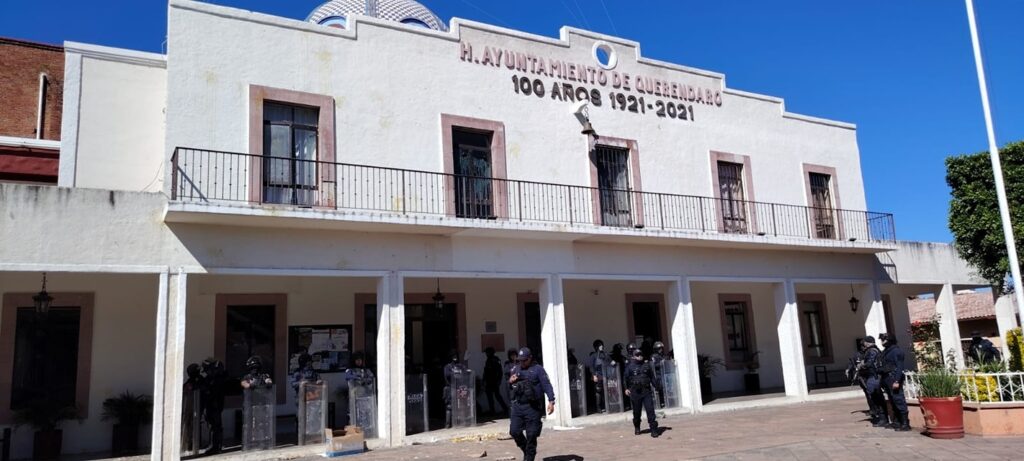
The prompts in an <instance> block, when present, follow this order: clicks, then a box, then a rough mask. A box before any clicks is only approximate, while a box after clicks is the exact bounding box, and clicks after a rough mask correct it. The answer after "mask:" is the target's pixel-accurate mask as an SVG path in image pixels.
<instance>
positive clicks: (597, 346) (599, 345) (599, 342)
mask: <svg viewBox="0 0 1024 461" xmlns="http://www.w3.org/2000/svg"><path fill="white" fill-rule="evenodd" d="M602 346H604V341H601V340H600V339H595V340H594V350H595V351H596V350H597V348H599V347H602Z"/></svg>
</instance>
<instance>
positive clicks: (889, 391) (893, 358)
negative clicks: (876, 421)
mask: <svg viewBox="0 0 1024 461" xmlns="http://www.w3.org/2000/svg"><path fill="white" fill-rule="evenodd" d="M878 337H879V338H881V339H882V345H883V346H885V351H883V352H882V370H881V372H882V390H883V391H884V392H885V395H886V397H889V402H890V403H892V417H893V422H892V425H890V426H889V427H891V428H893V429H896V430H897V431H900V432H905V431H909V430H910V417H909V411H908V410H907V399H906V397H905V396H904V395H903V382H904V379H905V375H904V373H903V360H904V356H903V349H900V346H899V344H896V335H894V334H892V333H882V334H881V335H879V336H878Z"/></svg>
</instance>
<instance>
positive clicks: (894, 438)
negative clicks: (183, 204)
mask: <svg viewBox="0 0 1024 461" xmlns="http://www.w3.org/2000/svg"><path fill="white" fill-rule="evenodd" d="M864 407H865V404H864V401H863V400H862V399H845V400H835V401H830V402H815V403H806V404H797V405H787V406H781V407H773V408H758V409H750V410H736V411H725V412H720V413H709V414H703V415H700V416H671V417H668V418H665V419H663V420H662V421H661V422H662V425H663V427H665V428H666V429H668V430H666V431H665V433H664V434H663V435H662V436H661V438H658V439H652V438H651V437H650V436H649V435H647V434H644V435H641V436H634V435H633V428H632V426H631V425H630V424H629V423H620V424H603V425H597V426H589V427H586V428H584V429H578V430H554V429H552V428H551V427H550V426H546V427H545V428H544V433H543V435H542V436H541V439H540V451H539V453H538V457H537V459H538V460H541V459H543V460H546V461H580V460H587V461H597V460H600V461H606V460H638V459H644V460H682V459H712V460H730V459H736V460H762V459H772V460H775V459H796V460H824V459H830V460H868V459H870V460H877V461H890V460H893V461H895V460H900V461H902V460H911V459H950V460H952V459H966V460H972V461H975V460H1010V459H1012V460H1020V459H1024V438H982V437H974V436H967V437H965V438H963V439H960V440H934V439H931V438H929V437H925V436H923V435H921V434H919V433H918V429H917V428H915V430H914V431H913V432H903V433H899V432H895V431H892V430H882V429H876V428H873V427H871V425H870V423H869V422H867V420H866V418H865V416H864V414H863V413H862V412H861V410H863V409H864ZM484 452H486V456H484V457H482V458H481V455H482V454H483V453H484ZM474 458H475V459H485V460H513V459H514V460H519V459H521V458H522V457H521V453H520V452H519V451H518V449H517V448H516V446H515V443H513V442H512V441H511V440H487V441H482V442H481V441H471V442H465V441H464V442H439V443H432V444H423V445H414V446H408V447H402V448H396V449H382V450H378V451H374V452H370V453H366V454H363V455H359V456H357V457H354V459H360V460H365V461H370V460H373V461H392V460H394V461H398V460H402V461H406V460H458V459H474ZM310 459H313V458H310Z"/></svg>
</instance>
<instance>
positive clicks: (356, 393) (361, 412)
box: [348, 381, 377, 439]
mask: <svg viewBox="0 0 1024 461" xmlns="http://www.w3.org/2000/svg"><path fill="white" fill-rule="evenodd" d="M348 414H349V424H351V425H353V426H359V428H360V429H362V430H363V437H366V438H367V439H375V438H377V389H376V388H375V386H374V384H373V382H368V383H365V384H360V383H358V382H356V381H349V382H348Z"/></svg>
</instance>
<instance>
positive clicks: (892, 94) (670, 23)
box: [0, 0, 1024, 241]
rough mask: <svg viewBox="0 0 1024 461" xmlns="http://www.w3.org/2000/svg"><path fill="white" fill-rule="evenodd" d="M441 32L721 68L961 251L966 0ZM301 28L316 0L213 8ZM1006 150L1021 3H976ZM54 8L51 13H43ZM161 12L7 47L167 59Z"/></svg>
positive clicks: (79, 12)
mask: <svg viewBox="0 0 1024 461" xmlns="http://www.w3.org/2000/svg"><path fill="white" fill-rule="evenodd" d="M421 1H422V2H423V3H424V4H426V5H427V6H428V7H430V8H431V9H433V10H434V11H435V12H436V13H437V14H438V15H439V16H441V17H442V19H444V20H448V19H449V18H451V17H452V16H457V17H462V18H468V19H474V20H478V21H482V22H487V23H492V24H497V25H502V26H505V27H510V28H514V29H518V30H524V31H528V32H533V33H537V34H542V35H548V36H557V34H558V29H559V27H561V26H562V25H572V26H576V27H581V28H585V29H590V30H596V31H599V32H603V33H608V34H612V35H617V36H621V37H625V38H629V39H632V40H636V41H638V42H640V43H641V47H642V51H643V54H644V55H646V56H648V57H652V58H655V59H661V60H666V61H671V62H676V63H679V64H683V65H687V66H692V67H698V68H702V69H708V70H712V71H716V72H721V73H724V74H725V75H726V82H727V84H728V86H729V87H732V88H737V89H741V90H746V91H753V92H757V93H764V94H769V95H773V96H779V97H782V98H785V100H786V107H787V109H788V110H790V111H792V112H797V113H802V114H807V115H812V116H818V117H825V118H831V119H836V120H842V121H848V122H852V123H856V124H857V126H858V142H859V145H860V152H861V163H862V165H863V173H864V180H865V185H866V189H867V198H868V208H869V209H871V210H872V211H888V212H893V213H895V214H896V229H897V235H898V237H899V238H900V239H903V240H925V241H949V240H951V238H952V237H951V236H950V233H949V230H948V228H947V225H946V220H947V208H948V200H949V190H948V188H947V187H946V184H945V169H944V164H943V161H944V159H945V158H946V156H948V155H952V154H962V153H971V152H978V151H982V150H985V149H987V146H988V143H987V140H986V137H985V125H984V119H983V117H982V111H981V99H980V97H979V93H978V84H977V79H976V74H975V68H974V58H973V55H972V54H971V42H970V35H969V30H968V26H967V16H966V10H965V7H964V2H963V1H960V0H899V1H892V0H863V1H857V2H825V1H820V0H793V1H773V2H755V1H703V2H692V1H680V0H644V1H636V0H632V1H622V0H514V1H512V0H509V1H497V0H421ZM214 3H218V4H223V5H229V6H235V7H240V8H245V9H249V10H254V11H260V12H265V13H270V14H275V15H279V16H286V17H293V18H298V19H302V18H304V17H305V16H306V15H307V14H308V13H309V12H310V11H311V10H312V9H313V8H315V7H316V6H317V5H318V4H319V1H318V0H276V1H274V0H216V1H214ZM976 3H977V5H976V8H977V12H978V21H979V27H980V28H981V40H982V48H983V53H984V57H985V59H986V71H987V72H988V76H989V86H990V92H991V93H990V95H991V98H992V101H993V110H994V117H995V121H996V137H997V140H998V142H999V144H1000V145H1003V144H1005V143H1007V142H1010V141H1013V140H1020V139H1024V85H1022V84H1021V82H1024V27H1021V26H1020V24H1022V23H1024V1H1016V0H977V1H976ZM44 6H45V7H44ZM165 33H166V5H165V4H164V3H163V2H160V1H158V0H142V1H116V2H115V1H111V0H106V1H104V0H90V1H82V0H75V1H70V0H50V1H47V2H36V1H15V0H7V1H5V2H3V6H2V7H0V36H8V37H16V38H24V39H30V40H37V41H43V42H50V43H60V42H62V41H64V40H71V41H80V42H87V43H96V44H101V45H108V46H117V47H124V48H132V49H138V50H146V51H157V52H159V51H161V49H162V44H163V41H164V36H165Z"/></svg>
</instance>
